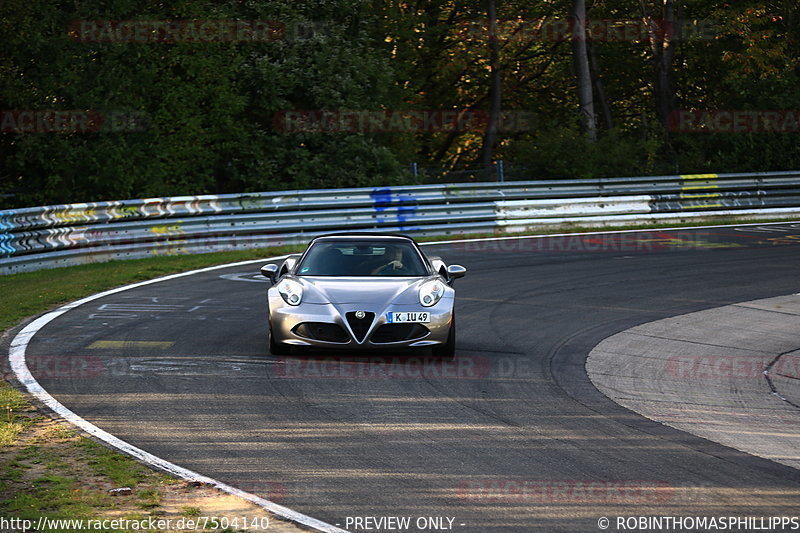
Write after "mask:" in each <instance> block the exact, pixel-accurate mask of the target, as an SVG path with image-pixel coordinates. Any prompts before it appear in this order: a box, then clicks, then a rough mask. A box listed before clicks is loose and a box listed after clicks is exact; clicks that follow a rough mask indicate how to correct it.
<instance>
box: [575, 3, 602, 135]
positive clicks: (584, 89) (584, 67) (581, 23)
mask: <svg viewBox="0 0 800 533" xmlns="http://www.w3.org/2000/svg"><path fill="white" fill-rule="evenodd" d="M572 19H573V20H572V57H573V59H574V62H575V73H576V76H577V82H578V102H579V104H580V115H581V125H582V127H583V132H584V133H585V134H586V136H587V137H589V139H591V140H592V141H594V140H596V139H597V118H596V117H595V115H594V98H593V96H592V76H591V72H590V71H589V56H588V54H587V52H586V38H587V35H586V2H585V0H574V2H573V4H572Z"/></svg>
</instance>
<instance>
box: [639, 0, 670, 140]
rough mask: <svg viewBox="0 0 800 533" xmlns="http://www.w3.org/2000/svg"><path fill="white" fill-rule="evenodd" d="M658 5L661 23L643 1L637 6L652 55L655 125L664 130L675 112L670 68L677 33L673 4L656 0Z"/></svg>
mask: <svg viewBox="0 0 800 533" xmlns="http://www.w3.org/2000/svg"><path fill="white" fill-rule="evenodd" d="M658 2H659V3H661V4H662V11H661V15H662V17H661V20H660V21H657V20H654V19H653V18H652V17H651V16H650V13H648V10H647V7H646V5H645V3H644V0H642V2H641V6H642V15H643V16H644V19H645V23H646V24H647V25H648V26H649V27H650V31H649V38H650V48H651V49H652V52H653V67H654V69H655V83H654V91H655V100H656V114H657V116H658V121H659V122H660V123H661V125H662V126H664V127H665V128H666V127H667V126H668V123H669V118H670V115H671V114H672V112H673V111H674V110H675V109H676V107H677V106H676V101H677V97H676V94H675V82H674V75H673V64H674V62H675V46H674V39H673V38H674V32H675V31H676V30H677V29H678V28H677V26H676V25H675V5H674V1H673V0H658Z"/></svg>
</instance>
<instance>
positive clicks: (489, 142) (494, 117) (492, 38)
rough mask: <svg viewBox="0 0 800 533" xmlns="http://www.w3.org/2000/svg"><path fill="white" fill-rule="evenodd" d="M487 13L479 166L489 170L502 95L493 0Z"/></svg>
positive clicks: (498, 45) (495, 11) (498, 44)
mask: <svg viewBox="0 0 800 533" xmlns="http://www.w3.org/2000/svg"><path fill="white" fill-rule="evenodd" d="M487 11H488V15H489V68H490V76H491V83H490V85H489V117H488V123H487V124H486V131H485V133H484V135H483V148H482V150H481V164H482V165H483V168H489V167H490V166H491V165H492V160H493V159H494V145H495V143H496V142H497V128H498V123H499V121H500V113H501V110H502V95H501V93H500V89H501V81H502V69H501V67H500V42H499V35H498V32H497V9H496V4H495V0H488V6H487Z"/></svg>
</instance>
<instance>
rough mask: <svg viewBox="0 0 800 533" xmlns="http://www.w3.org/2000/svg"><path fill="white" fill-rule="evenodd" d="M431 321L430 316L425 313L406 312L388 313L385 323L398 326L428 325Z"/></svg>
mask: <svg viewBox="0 0 800 533" xmlns="http://www.w3.org/2000/svg"><path fill="white" fill-rule="evenodd" d="M430 321H431V314H430V313H428V312H425V311H408V312H405V311H404V312H402V313H389V314H388V316H387V317H386V322H388V323H389V324H399V323H407V322H415V323H428V322H430Z"/></svg>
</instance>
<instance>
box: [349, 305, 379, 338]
mask: <svg viewBox="0 0 800 533" xmlns="http://www.w3.org/2000/svg"><path fill="white" fill-rule="evenodd" d="M357 312H358V313H364V318H356V313H357ZM345 316H346V317H347V323H348V324H350V329H351V330H353V335H354V336H355V338H356V340H357V341H358V342H362V341H363V340H364V337H366V336H367V331H369V327H370V326H371V325H372V321H373V320H375V313H368V312H365V311H350V312H349V313H347V314H346V315H345Z"/></svg>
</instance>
